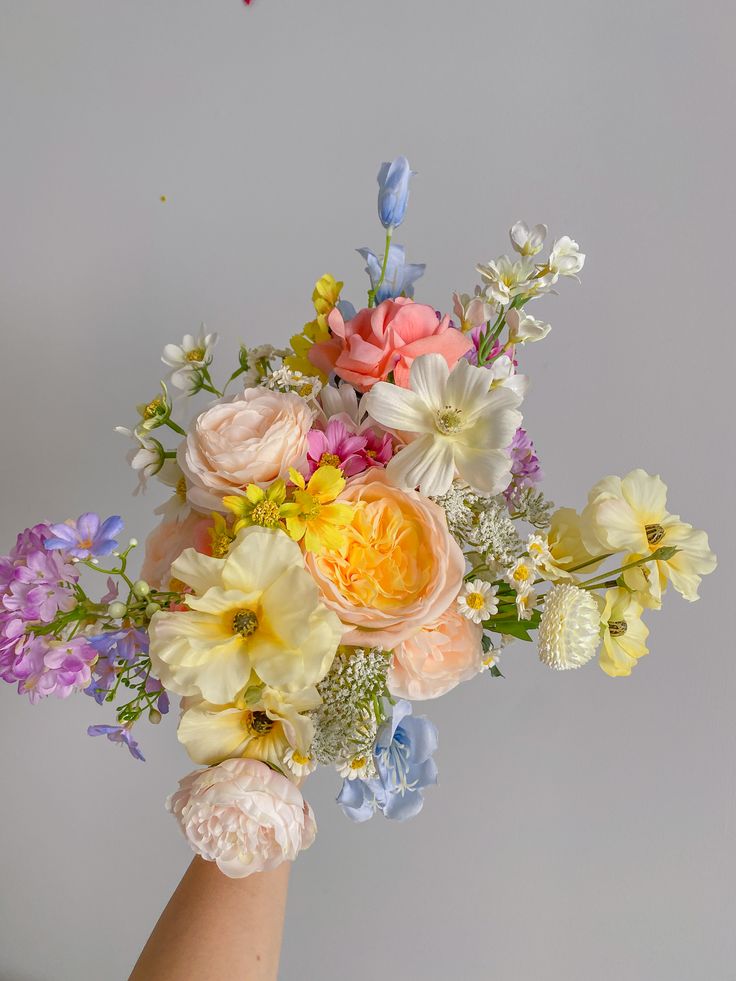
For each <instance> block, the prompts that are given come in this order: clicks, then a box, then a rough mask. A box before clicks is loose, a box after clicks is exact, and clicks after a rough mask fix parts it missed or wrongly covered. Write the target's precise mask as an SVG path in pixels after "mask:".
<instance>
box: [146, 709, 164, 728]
mask: <svg viewBox="0 0 736 981" xmlns="http://www.w3.org/2000/svg"><path fill="white" fill-rule="evenodd" d="M162 718H163V716H162V715H161V713H160V712H159V710H158V709H155V708H152V709H151V711H150V712H149V713H148V721H149V722H152V723H153V725H155V726H157V725H158V724H159V722H160V721H161V719H162Z"/></svg>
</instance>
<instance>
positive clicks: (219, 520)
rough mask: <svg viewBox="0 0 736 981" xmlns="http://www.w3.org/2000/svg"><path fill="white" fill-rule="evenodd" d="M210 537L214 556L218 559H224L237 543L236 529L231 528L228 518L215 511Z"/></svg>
mask: <svg viewBox="0 0 736 981" xmlns="http://www.w3.org/2000/svg"><path fill="white" fill-rule="evenodd" d="M209 536H210V547H211V549H212V554H213V555H214V557H215V558H216V559H224V558H225V556H226V555H227V553H228V552H229V551H230V546H231V545H232V543H233V542H234V541H235V529H234V528H230V527H229V525H228V523H227V519H226V518H223V516H222V515H221V514H217V513H216V512H214V511H213V513H212V527H211V528H210V530H209Z"/></svg>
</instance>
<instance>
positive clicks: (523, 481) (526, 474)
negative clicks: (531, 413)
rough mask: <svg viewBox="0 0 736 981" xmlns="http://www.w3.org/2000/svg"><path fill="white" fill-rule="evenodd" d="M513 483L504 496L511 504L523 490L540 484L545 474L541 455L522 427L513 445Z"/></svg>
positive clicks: (510, 450) (511, 451) (511, 454)
mask: <svg viewBox="0 0 736 981" xmlns="http://www.w3.org/2000/svg"><path fill="white" fill-rule="evenodd" d="M509 454H510V456H511V475H512V479H511V483H510V484H509V486H508V487H507V488H506V490H505V491H504V497H505V498H506V501H507V502H508V503H509V504H512V503H513V501H514V499H515V498H516V497H517V496H518V495H519V493H520V492H521V491H523V490H526V489H527V488H529V487H534V485H535V484H538V483H539V482H540V481H541V480H542V478H543V476H544V474H543V473H542V468H541V467H540V466H539V457H538V456H537V454H536V451H535V449H534V443H533V442H532V441H531V439H529V436H528V434H527V431H526V430H525V429H522V428H521V427H520V428H519V429H517V430H516V433H515V435H514V438H513V440H512V441H511V445H510V446H509Z"/></svg>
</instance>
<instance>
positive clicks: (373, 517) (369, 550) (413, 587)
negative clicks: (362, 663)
mask: <svg viewBox="0 0 736 981" xmlns="http://www.w3.org/2000/svg"><path fill="white" fill-rule="evenodd" d="M337 500H338V501H341V502H346V503H353V504H357V505H358V506H357V507H356V508H355V510H354V513H353V518H352V521H351V523H350V525H348V527H347V529H346V539H347V547H346V549H345V550H344V551H341V552H336V551H330V550H329V549H328V550H326V551H325V552H322V553H321V554H320V555H315V554H314V553H313V552H308V553H307V554H306V556H305V560H306V563H307V568H308V569H309V571H310V573H311V574H312V576H313V577H314V579H315V581H316V583H317V585H318V586H319V588H320V589H321V591H322V597H323V599H324V602H325V605H326V606H327V607H329V609H331V610H334V611H335V613H337V615H338V616H339V617H340V620H341V622H342V624H343V626H344V628H345V633H344V634H343V638H342V639H343V643H345V644H355V645H356V646H358V647H365V646H367V647H383V648H384V650H387V651H390V650H392V649H393V648H394V647H396V645H397V644H400V643H401V642H402V641H403V640H406V639H407V638H409V637H411V635H412V634H414V633H416V632H417V630H419V629H420V628H421V627H424V626H426V624H428V623H433V622H434V621H435V620H437V619H438V617H440V616H441V615H442V614H443V613H444V611H445V610H446V609H447V607H448V606H449V605H450V603H452V601H453V600H454V599H455V597H456V596H457V594H458V592H459V590H460V587H461V585H462V581H463V574H464V572H465V559H464V558H463V553H462V552H461V550H460V547H459V546H458V544H457V542H456V541H455V539H454V538H453V537H452V536H451V535H450V533H449V531H448V530H447V521H446V519H445V512H444V511H443V510H442V509H441V508H440V507H438V506H437V505H436V504H434V503H433V502H432V501H430V500H428V499H427V498H426V497H422V495H421V494H418V493H417V492H416V491H413V490H410V491H402V490H399V489H398V488H397V487H394V485H393V484H392V483H391V482H390V481H389V479H388V478H387V477H386V473H385V471H383V470H378V469H374V470H368V471H366V473H362V474H360V475H359V476H358V477H353V478H352V479H351V480H350V481H349V482H348V485H347V487H346V488H345V490H344V491H343V492H342V494H340V496H339V497H338V498H337Z"/></svg>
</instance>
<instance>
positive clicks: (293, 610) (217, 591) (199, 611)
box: [149, 526, 342, 705]
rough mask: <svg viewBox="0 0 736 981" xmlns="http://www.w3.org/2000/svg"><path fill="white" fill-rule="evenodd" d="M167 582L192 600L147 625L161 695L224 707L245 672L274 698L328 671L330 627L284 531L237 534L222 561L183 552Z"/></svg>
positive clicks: (333, 640) (331, 618) (335, 634)
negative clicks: (174, 581) (162, 688)
mask: <svg viewBox="0 0 736 981" xmlns="http://www.w3.org/2000/svg"><path fill="white" fill-rule="evenodd" d="M171 574H172V576H173V577H174V578H176V579H179V580H181V581H182V582H183V583H185V584H186V585H187V586H189V587H191V589H192V590H193V593H192V594H191V595H186V596H185V597H184V602H185V603H186V605H187V606H188V607H189V610H188V611H183V612H170V611H162V612H160V613H156V614H155V615H154V616H153V618H152V620H151V625H150V629H149V635H150V656H151V663H152V665H153V672H154V674H155V675H156V677H158V678H159V679H160V680H161V681H162V682H163V684H164V686H165V687H166V688H167V689H168V690H169V691H173V692H176V693H177V694H179V695H197V696H199V697H201V698H204V699H206V700H207V701H209V702H212V703H213V704H215V705H225V704H227V703H228V702H231V701H232V700H233V699H235V697H236V696H237V695H238V693H240V692H241V691H242V690H243V689H244V688H245V686H246V685H247V684H248V683H249V681H250V680H251V672H252V671H255V672H256V673H257V675H258V677H259V678H260V679H261V681H263V682H265V683H266V684H267V685H269V686H271V687H272V688H276V689H278V690H280V691H284V692H298V691H301V690H303V689H304V688H309V687H310V686H311V685H314V684H316V682H318V681H319V680H320V679H321V678H323V677H324V676H325V675H326V674H327V672H328V671H329V669H330V665H331V664H332V660H333V658H334V656H335V652H336V650H337V646H338V644H339V642H340V636H341V633H342V628H341V625H340V621H339V620H338V618H337V616H336V615H335V614H334V613H332V612H331V611H330V610H328V609H327V608H326V607H325V605H324V604H323V603H321V602H320V597H319V591H318V589H317V587H316V586H315V584H314V582H313V581H312V579H311V577H310V575H309V573H308V572H307V571H306V570H305V568H304V561H303V558H302V553H301V551H300V549H299V546H298V545H297V544H296V542H293V541H292V540H291V539H290V538H289V537H288V536H287V535H286V534H285V533H284V532H282V531H278V530H270V529H267V528H261V527H259V526H252V527H249V528H245V529H243V530H242V531H241V532H240V533H239V534H238V536H237V538H236V539H235V542H234V543H233V546H232V548H231V550H230V553H229V554H228V555H227V556H226V557H225V558H224V559H218V558H214V557H212V556H209V555H202V554H200V553H199V552H195V550H194V549H191V548H189V549H186V551H184V552H183V553H182V554H181V555H180V556H179V558H178V559H177V560H176V561H175V562H174V564H173V565H172V567H171Z"/></svg>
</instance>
